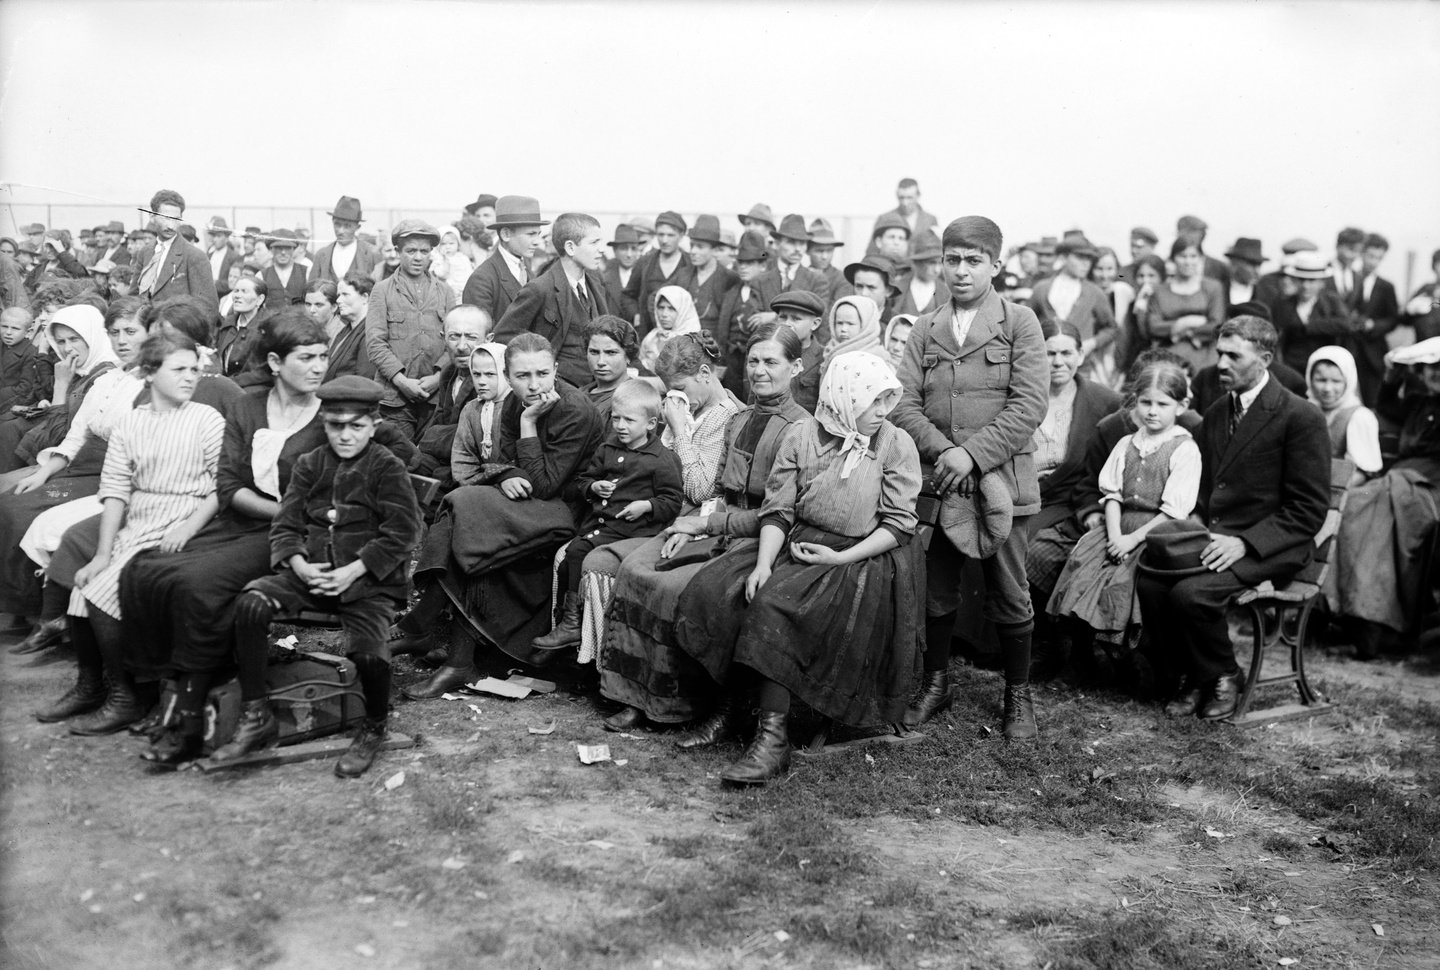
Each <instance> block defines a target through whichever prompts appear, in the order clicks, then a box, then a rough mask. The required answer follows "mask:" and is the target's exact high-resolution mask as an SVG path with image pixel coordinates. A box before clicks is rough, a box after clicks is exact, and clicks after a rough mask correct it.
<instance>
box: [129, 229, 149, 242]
mask: <svg viewBox="0 0 1440 970" xmlns="http://www.w3.org/2000/svg"><path fill="white" fill-rule="evenodd" d="M125 238H126V240H128V241H129V242H134V241H135V240H137V239H144V238H145V230H143V229H131V230H130V232H129V233H127V234H126V236H125Z"/></svg>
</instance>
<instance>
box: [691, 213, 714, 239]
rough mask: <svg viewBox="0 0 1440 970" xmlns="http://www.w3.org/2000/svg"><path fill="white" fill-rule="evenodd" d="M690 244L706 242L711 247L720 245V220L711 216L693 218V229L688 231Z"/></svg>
mask: <svg viewBox="0 0 1440 970" xmlns="http://www.w3.org/2000/svg"><path fill="white" fill-rule="evenodd" d="M690 239H691V241H692V242H707V243H709V244H710V245H712V246H718V245H720V220H719V219H718V218H717V217H715V216H711V215H698V216H696V217H695V228H694V229H691V230H690Z"/></svg>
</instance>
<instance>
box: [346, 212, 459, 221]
mask: <svg viewBox="0 0 1440 970" xmlns="http://www.w3.org/2000/svg"><path fill="white" fill-rule="evenodd" d="M325 214H326V215H327V216H329V217H330V218H331V219H344V220H345V221H346V222H364V221H365V219H364V215H365V213H363V212H361V213H357V214H355V215H353V216H337V215H336V214H335V213H333V212H327V213H325ZM471 215H474V213H471Z"/></svg>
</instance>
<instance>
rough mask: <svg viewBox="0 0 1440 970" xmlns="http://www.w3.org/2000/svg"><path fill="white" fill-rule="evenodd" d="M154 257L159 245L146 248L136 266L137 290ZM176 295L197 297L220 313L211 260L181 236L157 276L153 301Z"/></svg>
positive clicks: (167, 255) (176, 240)
mask: <svg viewBox="0 0 1440 970" xmlns="http://www.w3.org/2000/svg"><path fill="white" fill-rule="evenodd" d="M154 254H155V246H154V245H153V244H152V245H150V246H146V247H145V249H144V250H143V251H141V253H140V258H139V260H137V261H136V263H135V264H134V265H135V266H136V267H137V268H138V269H137V272H136V276H135V285H136V288H137V291H138V288H139V285H140V278H141V277H142V276H143V275H144V273H145V267H146V266H149V265H150V259H151V257H152V256H154ZM141 295H142V296H143V295H144V294H141ZM172 296H193V297H196V298H198V299H199V300H200V301H201V302H203V303H204V304H205V305H206V306H208V307H210V308H211V309H213V310H214V311H215V312H216V313H219V312H220V294H219V293H217V292H216V291H215V276H214V274H212V273H211V272H210V260H208V259H206V258H205V254H204V253H203V252H201V251H200V248H199V247H198V246H195V245H192V244H191V243H189V242H187V241H186V240H184V239H182V238H181V237H179V236H176V237H175V241H174V242H172V243H171V244H170V252H169V253H167V254H166V256H165V262H164V263H163V264H162V265H161V266H160V271H159V272H158V273H156V274H155V289H154V291H153V293H152V295H151V297H150V299H151V301H152V302H155V303H159V302H160V301H161V300H168V299H170V298H171V297H172Z"/></svg>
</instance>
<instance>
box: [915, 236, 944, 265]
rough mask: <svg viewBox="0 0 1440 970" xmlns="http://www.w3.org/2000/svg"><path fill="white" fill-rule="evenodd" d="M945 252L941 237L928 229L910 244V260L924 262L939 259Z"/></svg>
mask: <svg viewBox="0 0 1440 970" xmlns="http://www.w3.org/2000/svg"><path fill="white" fill-rule="evenodd" d="M943 252H944V250H943V249H942V248H941V246H940V237H939V236H937V235H935V233H933V232H931V231H930V230H929V229H926V230H925V231H924V232H922V233H921V234H920V235H918V236H916V237H915V241H914V242H912V243H911V244H910V262H912V263H923V262H925V261H926V260H928V259H939V258H940V255H941V253H943Z"/></svg>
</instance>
